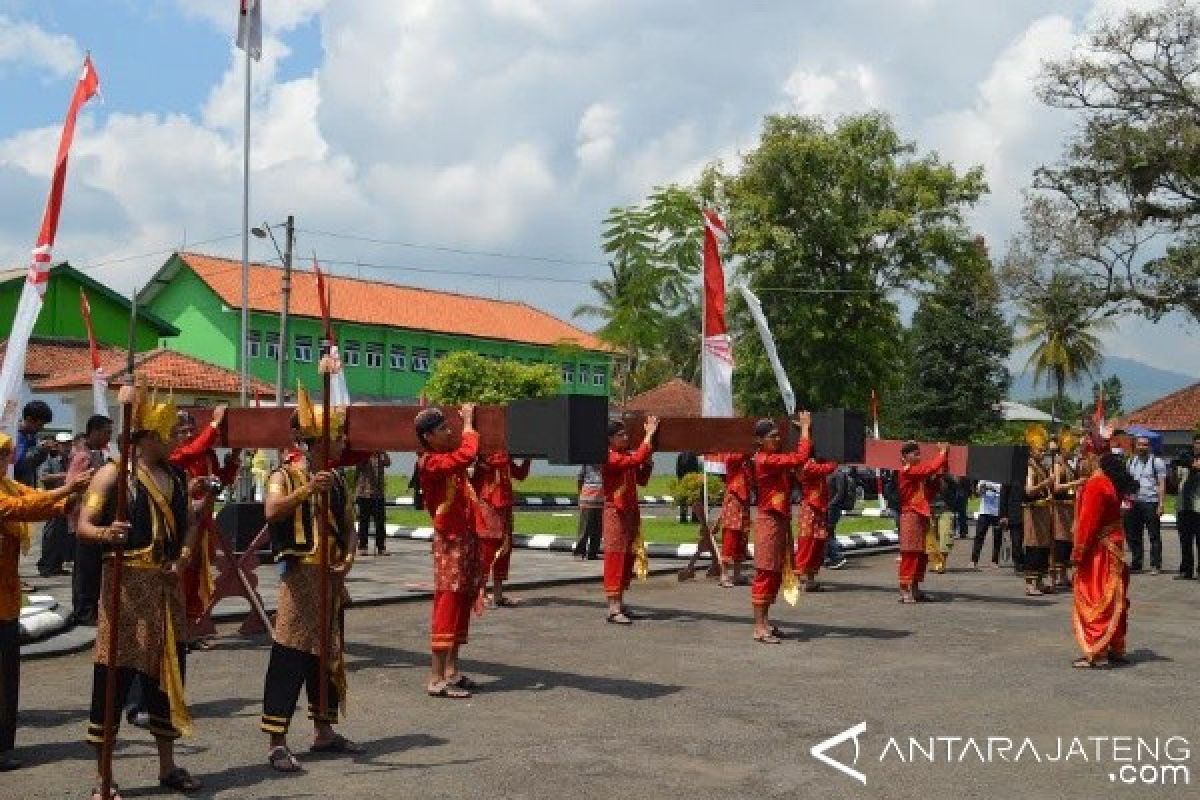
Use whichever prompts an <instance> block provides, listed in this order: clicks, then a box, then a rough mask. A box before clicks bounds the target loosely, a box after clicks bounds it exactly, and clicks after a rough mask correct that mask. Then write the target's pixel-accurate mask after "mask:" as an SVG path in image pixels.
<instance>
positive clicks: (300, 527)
mask: <svg viewBox="0 0 1200 800" xmlns="http://www.w3.org/2000/svg"><path fill="white" fill-rule="evenodd" d="M277 474H278V475H281V476H282V477H283V487H284V493H285V494H291V493H292V492H294V491H296V490H297V489H299V488H300V487H301V486H303V485H304V484H305V483H306V482H307V481H308V479H309V474H308V472H307V471H305V470H300V469H296V468H294V467H287V468H280V469H277V470H275V472H273V473H272V476H274V475H277ZM333 474H334V480H333V488H332V489H330V491H329V538H330V541H331V542H332V543H333V552H332V554H331V556H330V558H331V560H338V559H342V558H344V557H345V556H346V549H345V541H346V536H347V534H348V533H349V532H348V531H346V530H344V528H345V527H346V526H345V519H346V503H347V502H348V498H349V492H348V490H347V487H346V479H345V478H344V477H343V476H342V473H341V471H339V470H335V471H334V473H333ZM316 505H317V496H316V494H313V495H310V496H309V497H308V499H306V500H305V501H304V502H303V503H301V504H300V505H298V506H297V507H296V510H295V511H294V512H292V515H291V516H290V517H287V518H285V519H281V520H276V521H275V522H269V523H267V527H268V528H269V530H270V531H271V554H272V555H273V556H274V557H275V560H276V561H278V560H279V559H281V558H294V557H299V558H305V559H307V558H310V557H311V558H315V557H316V555H317V529H316V525H315V524H314V523H315V519H314V513H315V509H316Z"/></svg>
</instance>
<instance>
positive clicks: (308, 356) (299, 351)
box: [294, 336, 313, 364]
mask: <svg viewBox="0 0 1200 800" xmlns="http://www.w3.org/2000/svg"><path fill="white" fill-rule="evenodd" d="M294 358H295V359H296V361H299V362H300V363H302V364H308V363H310V362H311V361H312V360H313V337H311V336H297V337H296V353H295V356H294Z"/></svg>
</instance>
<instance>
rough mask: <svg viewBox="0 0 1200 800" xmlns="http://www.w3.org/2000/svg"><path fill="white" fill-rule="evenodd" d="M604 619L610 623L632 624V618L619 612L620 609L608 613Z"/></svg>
mask: <svg viewBox="0 0 1200 800" xmlns="http://www.w3.org/2000/svg"><path fill="white" fill-rule="evenodd" d="M604 621H605V622H607V623H609V624H610V625H632V624H633V620H631V619H630V618H629V617H628V616H626V615H625V614H623V613H621V612H620V611H617V612H615V613H612V614H609V615H608V616H607V617H605V618H604Z"/></svg>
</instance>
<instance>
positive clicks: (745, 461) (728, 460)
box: [712, 453, 754, 503]
mask: <svg viewBox="0 0 1200 800" xmlns="http://www.w3.org/2000/svg"><path fill="white" fill-rule="evenodd" d="M712 460H714V461H720V462H721V463H722V464H724V465H725V491H726V492H728V493H729V494H731V495H733V496H734V497H736V498H737V499H738V500H741V501H742V502H743V503H748V502H750V482H751V481H753V480H754V473H753V472H752V471H751V470H752V467H751V465H750V464H751V459H750V456H749V455H747V454H746V453H721V454H719V455H717V456H716V457H715V458H713V459H712Z"/></svg>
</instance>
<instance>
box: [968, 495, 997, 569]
mask: <svg viewBox="0 0 1200 800" xmlns="http://www.w3.org/2000/svg"><path fill="white" fill-rule="evenodd" d="M975 492H976V494H978V495H979V518H978V519H977V520H976V521H975V542H974V544H973V545H972V546H971V569H973V570H978V569H979V556H980V554H981V553H982V552H983V542H984V540H985V539H986V538H987V535H988V531H989V530H991V531H993V533H992V566H993V567H998V566H1000V543H1001V540H1002V539H1003V538H1004V531H1003V530H1002V529H1001V526H1000V484H998V483H994V482H992V481H980V482H979V483H978V484H977V485H976V487H975Z"/></svg>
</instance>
